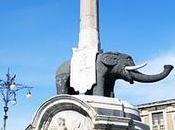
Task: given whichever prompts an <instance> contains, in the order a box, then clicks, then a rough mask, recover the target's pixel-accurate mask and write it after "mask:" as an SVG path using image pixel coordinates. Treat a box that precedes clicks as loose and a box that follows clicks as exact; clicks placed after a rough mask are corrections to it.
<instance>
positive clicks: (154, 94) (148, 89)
mask: <svg viewBox="0 0 175 130" xmlns="http://www.w3.org/2000/svg"><path fill="white" fill-rule="evenodd" d="M147 63H148V65H147V66H146V67H145V68H143V69H141V70H140V71H141V72H143V73H146V74H156V73H160V72H161V71H163V66H164V65H165V64H171V65H173V66H174V67H175V53H174V52H168V53H164V54H162V55H159V56H158V57H156V58H152V59H149V60H147ZM115 90H116V97H118V98H121V99H124V100H127V101H129V102H131V103H133V104H139V103H145V102H152V101H158V100H165V99H171V98H175V93H174V91H175V69H173V70H172V72H171V73H170V74H169V76H168V77H167V78H165V79H164V80H162V81H159V82H156V83H149V84H146V83H137V82H135V84H133V85H130V84H129V83H127V82H125V81H118V82H116V88H115Z"/></svg>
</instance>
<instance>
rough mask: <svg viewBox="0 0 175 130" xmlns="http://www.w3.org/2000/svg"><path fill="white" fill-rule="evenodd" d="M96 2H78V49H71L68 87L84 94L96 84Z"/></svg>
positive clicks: (97, 24) (91, 0)
mask: <svg viewBox="0 0 175 130" xmlns="http://www.w3.org/2000/svg"><path fill="white" fill-rule="evenodd" d="M98 4H99V3H98V0H80V32H79V43H78V48H73V56H72V59H71V75H70V86H71V87H73V88H74V89H75V91H79V92H80V93H85V92H86V91H87V90H88V89H91V87H92V85H93V84H95V83H96V68H95V62H96V55H97V53H98V51H99V50H100V40H99V21H98V20H99V16H98V15H99V13H98Z"/></svg>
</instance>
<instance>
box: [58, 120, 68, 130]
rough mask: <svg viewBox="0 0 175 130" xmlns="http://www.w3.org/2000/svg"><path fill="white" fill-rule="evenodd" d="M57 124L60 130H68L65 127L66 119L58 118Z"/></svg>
mask: <svg viewBox="0 0 175 130" xmlns="http://www.w3.org/2000/svg"><path fill="white" fill-rule="evenodd" d="M57 123H58V130H67V128H66V126H65V119H64V118H58V120H57Z"/></svg>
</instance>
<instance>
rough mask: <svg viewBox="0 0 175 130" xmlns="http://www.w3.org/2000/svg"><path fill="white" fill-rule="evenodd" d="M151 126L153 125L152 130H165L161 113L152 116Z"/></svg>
mask: <svg viewBox="0 0 175 130" xmlns="http://www.w3.org/2000/svg"><path fill="white" fill-rule="evenodd" d="M152 124H153V130H164V129H165V127H164V119H163V112H158V113H153V114H152Z"/></svg>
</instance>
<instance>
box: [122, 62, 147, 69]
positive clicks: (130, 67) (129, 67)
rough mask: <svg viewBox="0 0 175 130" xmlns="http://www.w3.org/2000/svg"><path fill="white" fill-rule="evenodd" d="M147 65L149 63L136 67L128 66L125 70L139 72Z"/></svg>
mask: <svg viewBox="0 0 175 130" xmlns="http://www.w3.org/2000/svg"><path fill="white" fill-rule="evenodd" d="M146 65H147V63H143V64H141V65H136V66H126V67H125V70H137V69H140V68H143V67H145V66H146Z"/></svg>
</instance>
